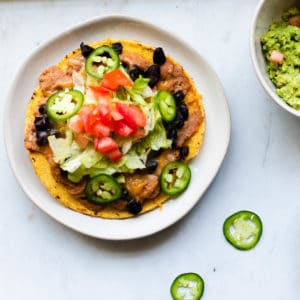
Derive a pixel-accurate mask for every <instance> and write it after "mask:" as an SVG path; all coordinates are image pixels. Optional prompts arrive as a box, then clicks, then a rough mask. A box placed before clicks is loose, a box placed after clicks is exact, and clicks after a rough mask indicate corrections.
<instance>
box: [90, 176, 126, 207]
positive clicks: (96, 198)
mask: <svg viewBox="0 0 300 300" xmlns="http://www.w3.org/2000/svg"><path fill="white" fill-rule="evenodd" d="M121 194H122V189H121V186H120V184H119V183H118V182H117V180H116V179H115V178H114V177H112V176H110V175H107V174H99V175H97V176H95V177H92V178H91V179H90V181H89V182H88V183H87V186H86V188H85V196H86V197H87V199H88V200H89V201H91V202H94V203H96V204H106V203H110V202H112V201H115V200H118V199H120V197H121Z"/></svg>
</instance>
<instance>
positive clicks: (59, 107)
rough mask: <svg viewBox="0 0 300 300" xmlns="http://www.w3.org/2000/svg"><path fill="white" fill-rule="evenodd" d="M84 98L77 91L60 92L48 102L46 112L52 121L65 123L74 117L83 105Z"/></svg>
mask: <svg viewBox="0 0 300 300" xmlns="http://www.w3.org/2000/svg"><path fill="white" fill-rule="evenodd" d="M83 100H84V96H83V94H82V93H81V92H80V91H77V90H60V91H58V92H56V93H55V94H53V95H52V96H50V97H49V98H48V100H47V104H46V111H47V115H48V116H49V118H50V119H52V120H54V121H57V122H63V121H66V120H68V119H70V118H71V117H72V116H74V115H75V114H76V113H77V112H78V111H79V109H80V107H81V106H82V104H83Z"/></svg>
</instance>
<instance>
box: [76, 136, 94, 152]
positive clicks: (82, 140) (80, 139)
mask: <svg viewBox="0 0 300 300" xmlns="http://www.w3.org/2000/svg"><path fill="white" fill-rule="evenodd" d="M75 142H76V143H77V144H78V146H79V147H80V148H81V149H85V148H86V146H87V145H88V143H89V142H90V140H89V138H88V137H87V136H86V135H85V134H84V133H77V134H75Z"/></svg>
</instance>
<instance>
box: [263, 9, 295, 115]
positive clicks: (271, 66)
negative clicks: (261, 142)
mask: <svg viewBox="0 0 300 300" xmlns="http://www.w3.org/2000/svg"><path fill="white" fill-rule="evenodd" d="M295 15H300V10H299V9H298V8H296V7H293V8H290V9H288V10H287V11H285V12H284V13H283V14H282V20H280V21H276V22H274V23H272V24H271V26H270V28H269V31H268V32H266V33H265V34H264V35H263V36H262V38H261V44H262V50H263V53H264V55H265V58H266V61H267V71H268V74H269V77H270V79H271V80H272V82H273V83H274V85H275V86H276V92H277V94H278V95H279V96H280V97H281V98H282V99H283V100H284V101H285V102H286V103H287V104H289V105H290V106H292V107H293V108H295V109H297V110H300V27H297V26H292V25H289V24H288V20H289V18H290V17H292V16H295ZM274 50H277V51H279V52H280V53H282V54H283V55H284V58H283V62H282V64H280V63H276V62H272V61H270V57H271V54H272V52H273V51H274Z"/></svg>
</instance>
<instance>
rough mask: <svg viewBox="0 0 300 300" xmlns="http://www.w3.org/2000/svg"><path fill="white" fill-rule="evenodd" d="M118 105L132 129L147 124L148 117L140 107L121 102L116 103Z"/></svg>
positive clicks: (119, 110)
mask: <svg viewBox="0 0 300 300" xmlns="http://www.w3.org/2000/svg"><path fill="white" fill-rule="evenodd" d="M116 107H117V110H118V112H119V113H120V114H121V115H122V116H123V117H124V119H125V120H126V123H127V124H128V125H129V126H130V127H131V128H132V129H136V128H137V127H144V126H145V125H146V117H145V115H144V113H143V112H142V111H141V109H140V108H139V107H137V106H135V105H130V106H129V105H128V104H125V103H120V102H118V103H116Z"/></svg>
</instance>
